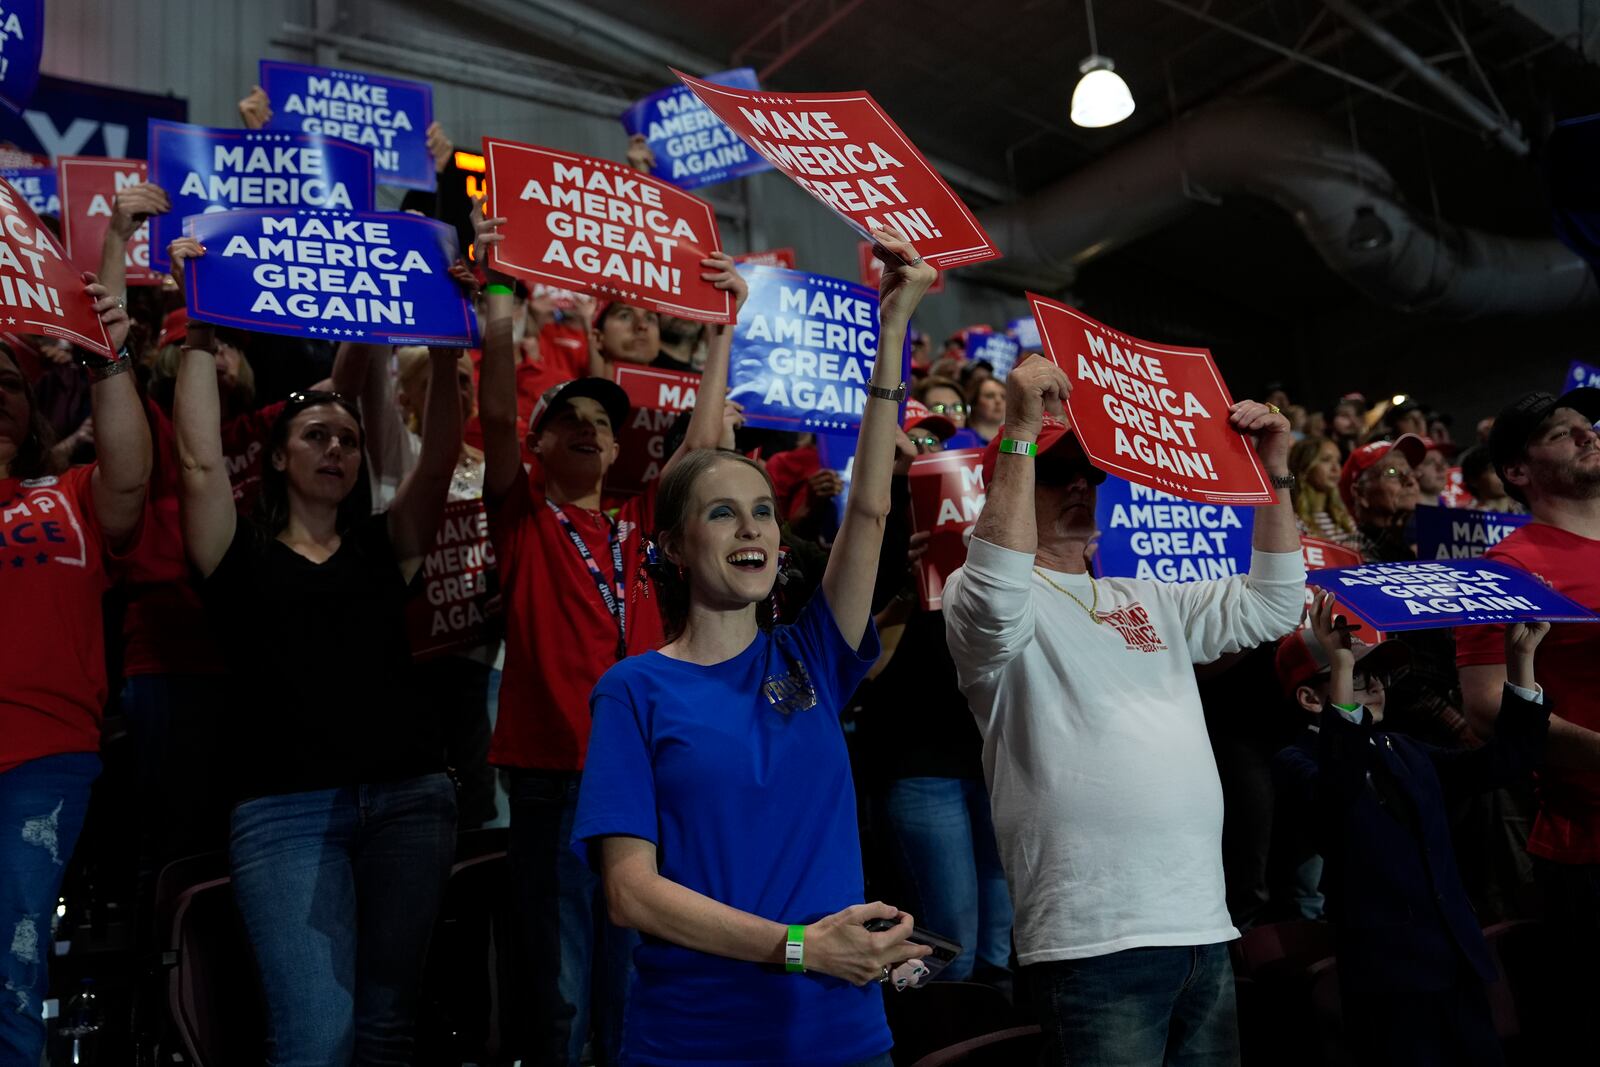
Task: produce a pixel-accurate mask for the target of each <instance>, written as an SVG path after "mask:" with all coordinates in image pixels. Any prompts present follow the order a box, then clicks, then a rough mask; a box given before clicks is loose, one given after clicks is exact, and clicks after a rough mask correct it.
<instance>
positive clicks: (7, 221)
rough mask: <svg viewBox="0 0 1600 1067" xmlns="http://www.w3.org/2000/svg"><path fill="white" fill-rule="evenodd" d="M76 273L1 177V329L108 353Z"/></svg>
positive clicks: (91, 303)
mask: <svg viewBox="0 0 1600 1067" xmlns="http://www.w3.org/2000/svg"><path fill="white" fill-rule="evenodd" d="M79 275H80V272H79V270H78V268H77V267H76V266H75V265H74V264H73V262H72V261H71V260H70V259H68V258H67V256H66V253H65V252H63V251H62V249H61V245H60V244H59V243H57V241H56V239H55V236H54V235H53V234H52V233H51V232H50V231H49V230H47V229H46V228H45V226H44V223H42V222H40V221H39V216H38V215H36V214H34V211H33V209H32V208H31V207H29V206H28V202H27V201H26V200H24V199H23V198H22V196H21V195H20V194H19V193H18V192H17V191H16V190H15V189H13V188H12V187H11V185H10V183H9V182H5V181H3V180H0V330H5V331H6V332H8V333H21V334H29V333H42V334H44V335H45V336H47V337H61V338H65V339H66V340H68V341H71V342H72V343H73V344H75V345H80V346H82V347H83V348H87V349H89V350H90V351H91V352H97V353H99V354H100V355H102V356H109V355H111V343H110V341H109V340H108V339H107V338H106V330H105V327H104V326H102V325H101V324H100V316H98V315H96V314H95V313H94V301H93V300H91V299H90V298H89V294H88V293H86V292H84V290H83V279H82V278H81V277H80V276H79Z"/></svg>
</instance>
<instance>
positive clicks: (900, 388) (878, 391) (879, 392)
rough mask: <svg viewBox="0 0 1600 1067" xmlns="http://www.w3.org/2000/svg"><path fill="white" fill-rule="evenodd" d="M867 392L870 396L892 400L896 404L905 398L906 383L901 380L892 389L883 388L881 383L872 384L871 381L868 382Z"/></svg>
mask: <svg viewBox="0 0 1600 1067" xmlns="http://www.w3.org/2000/svg"><path fill="white" fill-rule="evenodd" d="M867 393H868V394H869V395H871V396H875V397H877V398H878V399H879V400H892V401H894V402H895V403H896V404H898V403H900V401H902V400H904V399H905V398H906V383H905V382H901V383H900V384H899V385H897V386H895V387H894V388H893V389H885V388H884V387H883V386H881V385H873V384H872V383H871V382H868V383H867Z"/></svg>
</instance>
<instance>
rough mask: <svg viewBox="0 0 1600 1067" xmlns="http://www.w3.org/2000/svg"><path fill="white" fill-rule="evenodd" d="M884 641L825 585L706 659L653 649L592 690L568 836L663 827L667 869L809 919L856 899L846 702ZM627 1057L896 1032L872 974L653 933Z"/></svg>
mask: <svg viewBox="0 0 1600 1067" xmlns="http://www.w3.org/2000/svg"><path fill="white" fill-rule="evenodd" d="M877 657H878V635H877V631H876V630H875V629H874V628H873V627H872V625H871V624H870V623H869V624H868V627H867V633H866V636H865V637H864V638H863V639H862V642H861V647H860V648H859V649H853V648H851V647H850V646H849V645H848V644H846V642H845V639H844V637H843V636H842V635H841V634H840V633H839V627H838V625H837V624H836V623H835V622H834V621H833V612H832V611H830V610H829V608H828V605H827V602H826V598H825V597H824V596H823V594H822V593H821V592H818V593H817V594H816V595H815V596H813V597H812V598H811V602H810V603H809V604H807V605H806V607H805V610H804V611H802V612H801V613H800V617H799V619H797V620H796V621H795V623H794V624H793V625H792V626H779V627H777V628H775V629H774V630H773V631H771V632H770V633H769V632H761V633H758V634H757V635H756V639H755V640H754V641H753V642H751V644H750V647H749V648H747V649H745V650H744V651H743V652H741V653H739V655H737V656H735V657H734V658H733V659H731V660H728V661H726V662H723V663H718V664H716V665H714V666H710V667H702V666H699V665H696V664H693V663H684V662H682V661H680V660H675V659H671V658H670V657H667V656H663V655H661V654H660V653H659V652H648V653H646V654H644V655H642V656H634V657H632V658H630V659H625V660H623V661H622V662H620V663H618V664H617V665H616V666H614V667H612V668H611V669H610V670H609V671H607V672H606V673H605V676H604V677H602V678H601V679H600V682H599V684H598V685H596V686H595V688H594V693H593V695H592V696H591V697H590V703H591V705H592V707H593V709H594V729H593V732H592V733H591V734H590V738H589V761H588V764H587V766H586V767H585V768H584V772H583V786H582V789H581V790H580V792H579V794H578V813H577V818H576V821H575V823H574V826H573V831H572V837H573V845H574V847H575V848H577V849H578V850H579V851H580V852H581V853H583V854H584V855H585V857H586V858H590V849H589V845H590V844H591V843H592V842H593V839H595V838H599V837H605V836H608V835H612V834H625V835H627V836H630V837H639V838H643V839H644V840H646V841H651V842H654V843H655V845H656V850H657V851H656V856H657V864H658V866H659V869H660V871H661V874H662V876H663V877H666V878H669V879H671V880H672V881H674V882H677V883H678V884H679V885H683V886H687V887H688V888H690V889H692V890H694V891H695V892H697V893H702V894H704V895H705V896H708V897H711V898H712V899H713V900H717V901H720V902H722V903H724V904H727V905H728V906H730V907H734V908H738V909H739V910H740V911H745V912H749V913H751V914H753V915H759V916H761V917H762V918H765V919H771V920H773V921H774V922H780V923H784V924H789V923H810V922H814V921H816V920H817V919H820V918H822V917H823V916H825V915H831V914H833V913H834V912H836V911H839V910H841V909H843V908H846V907H849V906H850V905H852V904H860V903H862V898H863V884H864V882H863V877H862V872H861V839H860V836H859V834H858V832H857V829H856V799H855V787H854V786H853V784H852V782H851V778H850V760H849V757H848V755H847V754H846V752H845V743H844V733H843V731H842V730H841V729H840V726H839V712H840V710H841V709H842V708H843V706H844V702H845V701H846V700H848V699H849V698H850V695H851V693H853V692H854V691H855V688H856V686H857V685H858V684H860V682H861V679H862V678H864V677H865V676H866V673H867V669H868V668H869V667H871V666H872V664H873V662H874V661H875V660H876V659H877ZM634 963H635V967H636V972H637V973H636V975H635V978H634V985H633V990H632V993H631V995H630V997H629V1000H628V1014H627V1022H626V1028H627V1032H626V1037H625V1040H624V1049H625V1050H626V1053H627V1055H628V1058H629V1062H630V1063H639V1064H652V1065H671V1067H680V1065H681V1067H690V1065H696V1067H698V1065H701V1064H717V1063H723V1064H727V1063H740V1064H771V1065H790V1064H792V1065H795V1067H799V1065H801V1064H805V1065H808V1067H809V1065H816V1064H847V1063H856V1062H859V1061H861V1060H865V1059H870V1058H871V1057H873V1056H877V1055H880V1054H882V1053H883V1052H885V1051H887V1050H888V1048H889V1046H890V1045H891V1043H892V1042H891V1041H890V1038H889V1028H888V1025H887V1024H886V1023H885V1021H884V1016H883V994H882V991H881V990H880V988H879V986H878V984H877V983H870V984H868V985H867V986H866V987H865V988H861V989H858V988H856V987H855V986H853V985H851V984H850V983H849V982H845V981H842V980H840V979H837V978H830V977H828V976H826V975H822V974H816V973H809V972H808V973H806V974H786V973H784V971H783V970H782V968H781V967H775V966H769V965H765V964H758V963H748V962H745V961H742V960H731V959H725V958H723V957H721V956H713V955H709V954H707V953H704V952H696V951H694V950H693V949H688V948H684V947H682V946H680V945H674V944H670V943H668V942H666V941H661V940H659V939H656V938H652V937H645V938H643V940H642V942H641V943H640V945H639V948H638V950H637V951H636V953H635V955H634Z"/></svg>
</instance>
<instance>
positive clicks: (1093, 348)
mask: <svg viewBox="0 0 1600 1067" xmlns="http://www.w3.org/2000/svg"><path fill="white" fill-rule="evenodd" d="M1028 300H1029V301H1030V302H1031V303H1032V304H1033V316H1034V318H1035V319H1037V320H1038V322H1039V332H1040V334H1041V335H1042V336H1043V340H1044V350H1045V354H1046V355H1048V356H1049V357H1050V358H1051V359H1052V360H1054V361H1055V363H1056V366H1058V367H1060V368H1061V369H1062V370H1063V371H1065V372H1066V375H1067V377H1068V378H1069V379H1071V380H1072V394H1071V396H1069V397H1068V398H1067V410H1068V412H1069V413H1070V414H1071V416H1072V420H1071V421H1072V426H1073V430H1074V432H1076V433H1077V435H1078V441H1079V442H1080V443H1081V444H1082V445H1083V450H1084V452H1085V453H1086V454H1087V455H1088V457H1089V460H1090V462H1092V463H1093V464H1094V465H1095V466H1096V467H1099V468H1100V469H1101V470H1103V471H1106V472H1108V473H1111V474H1115V475H1118V476H1119V477H1123V478H1126V479H1128V480H1129V481H1132V482H1138V483H1139V484H1140V485H1147V486H1149V487H1150V488H1152V489H1160V490H1163V491H1165V492H1168V493H1172V494H1174V495H1175V496H1181V497H1184V498H1185V499H1187V500H1197V501H1200V502H1201V503H1209V504H1247V505H1248V504H1271V503H1273V502H1274V501H1275V500H1276V499H1277V498H1276V497H1275V496H1274V495H1273V492H1272V488H1271V487H1270V486H1269V485H1268V484H1267V475H1266V472H1265V471H1264V470H1262V468H1261V461H1260V459H1258V458H1257V457H1256V451H1255V449H1254V448H1252V447H1251V446H1250V442H1248V441H1247V440H1245V438H1244V437H1243V436H1242V435H1241V434H1239V433H1237V432H1235V431H1234V430H1233V428H1232V427H1230V426H1229V425H1228V408H1229V406H1230V405H1231V404H1232V403H1233V400H1232V398H1231V397H1229V395H1228V387H1227V386H1226V385H1224V384H1223V382H1222V376H1221V375H1220V374H1218V373H1217V366H1216V364H1215V363H1213V362H1212V360H1211V353H1210V352H1208V351H1207V350H1206V349H1204V348H1177V347H1173V346H1171V345H1156V344H1151V343H1150V342H1148V341H1141V340H1139V339H1138V338H1137V337H1129V336H1128V335H1127V334H1124V333H1120V332H1118V331H1117V330H1113V329H1112V328H1110V327H1109V326H1106V325H1105V324H1103V323H1100V322H1096V321H1095V320H1094V319H1091V318H1090V317H1089V316H1087V315H1085V314H1083V312H1081V311H1077V310H1075V309H1073V308H1069V307H1067V306H1066V305H1065V304H1059V303H1057V302H1056V301H1054V300H1050V299H1047V298H1045V297H1042V296H1038V295H1036V294H1034V293H1029V294H1028Z"/></svg>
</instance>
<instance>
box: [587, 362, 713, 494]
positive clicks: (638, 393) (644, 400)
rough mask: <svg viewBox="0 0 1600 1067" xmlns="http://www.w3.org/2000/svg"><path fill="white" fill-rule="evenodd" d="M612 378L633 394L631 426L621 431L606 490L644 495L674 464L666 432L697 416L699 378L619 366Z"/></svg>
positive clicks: (631, 398) (674, 371) (627, 365)
mask: <svg viewBox="0 0 1600 1067" xmlns="http://www.w3.org/2000/svg"><path fill="white" fill-rule="evenodd" d="M612 377H613V378H614V379H616V383H617V384H618V385H620V386H622V391H623V392H625V393H627V394H628V424H627V425H626V426H619V427H617V445H618V451H617V461H616V462H615V463H613V464H612V465H611V469H610V470H609V471H607V472H606V484H605V489H606V492H608V493H624V494H633V493H642V492H644V489H645V487H646V486H647V485H649V484H650V483H651V482H653V481H655V480H656V479H657V478H659V477H660V476H661V468H662V467H663V466H665V465H666V462H667V460H669V459H671V458H672V457H671V456H669V455H667V454H666V448H665V445H666V440H667V431H668V430H670V429H672V424H673V423H674V422H676V421H678V416H679V415H681V414H683V413H684V412H686V411H691V410H693V408H694V404H695V397H696V395H697V394H698V393H699V391H700V375H698V374H690V373H689V372H687V371H677V370H665V369H662V368H659V367H641V366H636V365H633V364H628V363H619V364H617V365H616V367H615V369H614V370H613V371H612Z"/></svg>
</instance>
